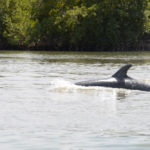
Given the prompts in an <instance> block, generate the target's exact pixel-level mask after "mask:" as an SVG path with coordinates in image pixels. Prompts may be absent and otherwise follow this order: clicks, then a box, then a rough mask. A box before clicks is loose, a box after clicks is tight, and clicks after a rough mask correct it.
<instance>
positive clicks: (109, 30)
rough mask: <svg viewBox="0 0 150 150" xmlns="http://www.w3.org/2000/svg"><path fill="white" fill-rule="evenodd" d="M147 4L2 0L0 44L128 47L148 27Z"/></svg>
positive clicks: (112, 0)
mask: <svg viewBox="0 0 150 150" xmlns="http://www.w3.org/2000/svg"><path fill="white" fill-rule="evenodd" d="M147 3H148V1H147V0H71V1H69V0H1V1H0V49H10V48H20V49H21V48H33V49H51V50H112V49H122V50H124V49H126V48H127V49H128V48H130V47H132V46H134V45H135V44H136V43H137V42H138V41H139V40H140V39H141V37H143V35H144V34H145V33H146V31H148V29H147V28H146V17H145V16H146V15H145V11H146V8H147ZM147 12H148V11H147Z"/></svg>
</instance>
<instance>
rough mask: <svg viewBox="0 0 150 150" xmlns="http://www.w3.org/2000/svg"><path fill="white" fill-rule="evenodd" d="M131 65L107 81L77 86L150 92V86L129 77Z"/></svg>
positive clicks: (99, 80) (88, 82) (92, 81)
mask: <svg viewBox="0 0 150 150" xmlns="http://www.w3.org/2000/svg"><path fill="white" fill-rule="evenodd" d="M130 67H132V65H131V64H127V65H125V66H123V67H122V68H120V69H119V70H118V71H117V72H116V73H115V74H114V75H112V76H111V77H110V78H106V79H98V80H89V81H82V82H77V83H75V85H79V86H102V87H110V88H123V89H130V90H140V91H150V85H148V84H146V83H142V82H141V81H137V80H136V79H133V78H131V77H129V76H128V75H127V72H128V70H129V68H130Z"/></svg>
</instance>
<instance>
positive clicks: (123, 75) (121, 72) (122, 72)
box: [112, 64, 132, 79]
mask: <svg viewBox="0 0 150 150" xmlns="http://www.w3.org/2000/svg"><path fill="white" fill-rule="evenodd" d="M130 67H132V65H131V64H128V65H125V66H123V67H122V68H120V69H119V70H118V71H117V72H116V73H115V74H114V75H113V76H112V77H114V78H118V79H124V78H127V77H128V76H127V72H128V70H129V68H130Z"/></svg>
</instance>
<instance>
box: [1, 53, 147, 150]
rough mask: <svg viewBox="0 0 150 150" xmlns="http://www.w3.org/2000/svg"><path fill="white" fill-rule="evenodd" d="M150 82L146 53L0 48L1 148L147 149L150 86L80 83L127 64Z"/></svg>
mask: <svg viewBox="0 0 150 150" xmlns="http://www.w3.org/2000/svg"><path fill="white" fill-rule="evenodd" d="M129 63H131V64H133V67H132V68H131V69H130V70H129V73H128V74H129V76H131V77H133V78H136V79H139V80H143V81H144V82H147V83H150V53H148V52H128V53H117V52H113V53H98V52H91V53H90V52H88V53H87V52H46V51H42V52H36V51H35V52H32V51H1V52H0V148H1V149H3V150H149V149H150V92H143V91H136V90H135V91H131V90H125V89H113V88H102V87H80V86H76V85H74V83H75V82H78V81H83V80H90V79H97V78H106V77H110V76H111V75H112V74H113V73H115V72H116V71H117V70H118V69H119V68H120V67H121V66H123V65H125V64H129Z"/></svg>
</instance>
